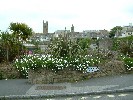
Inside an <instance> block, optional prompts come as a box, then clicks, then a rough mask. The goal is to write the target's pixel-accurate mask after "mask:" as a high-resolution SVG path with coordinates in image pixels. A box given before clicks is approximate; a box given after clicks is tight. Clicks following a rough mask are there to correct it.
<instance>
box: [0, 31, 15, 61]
mask: <svg viewBox="0 0 133 100" xmlns="http://www.w3.org/2000/svg"><path fill="white" fill-rule="evenodd" d="M12 44H13V41H12V35H11V34H9V33H8V32H1V35H0V46H1V47H2V48H3V49H5V50H6V61H7V62H8V61H9V50H10V48H11V47H12Z"/></svg>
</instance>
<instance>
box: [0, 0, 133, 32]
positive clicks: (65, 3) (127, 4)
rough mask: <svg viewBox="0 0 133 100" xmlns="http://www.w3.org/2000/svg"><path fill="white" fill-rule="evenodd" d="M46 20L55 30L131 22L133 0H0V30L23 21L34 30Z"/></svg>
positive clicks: (41, 27) (97, 27)
mask: <svg viewBox="0 0 133 100" xmlns="http://www.w3.org/2000/svg"><path fill="white" fill-rule="evenodd" d="M43 20H44V21H48V24H49V28H48V31H49V32H50V33H52V32H55V31H56V30H64V29H65V27H66V29H67V30H70V28H71V26H72V24H73V25H74V27H75V31H77V32H82V31H83V30H102V29H107V30H110V29H111V28H113V27H115V26H125V25H129V23H132V22H133V0H0V30H2V31H6V30H7V29H8V27H9V25H10V23H11V22H19V23H25V24H27V25H28V26H29V27H31V28H32V29H33V31H34V32H36V33H41V32H42V31H43V24H42V22H43Z"/></svg>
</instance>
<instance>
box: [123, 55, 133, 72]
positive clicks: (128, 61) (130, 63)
mask: <svg viewBox="0 0 133 100" xmlns="http://www.w3.org/2000/svg"><path fill="white" fill-rule="evenodd" d="M123 60H124V62H125V67H126V70H127V71H130V70H132V69H133V58H129V57H125V58H123Z"/></svg>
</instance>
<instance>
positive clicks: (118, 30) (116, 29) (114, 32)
mask: <svg viewBox="0 0 133 100" xmlns="http://www.w3.org/2000/svg"><path fill="white" fill-rule="evenodd" d="M121 30H122V27H121V26H116V27H114V28H112V29H111V31H110V33H109V37H110V38H114V36H115V35H120V34H121Z"/></svg>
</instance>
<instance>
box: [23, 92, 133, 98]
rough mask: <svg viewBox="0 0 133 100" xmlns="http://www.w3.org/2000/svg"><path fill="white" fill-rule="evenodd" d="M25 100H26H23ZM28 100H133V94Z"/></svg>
mask: <svg viewBox="0 0 133 100" xmlns="http://www.w3.org/2000/svg"><path fill="white" fill-rule="evenodd" d="M21 100H25V99H21ZM26 100H133V93H114V94H101V95H85V96H72V97H56V98H39V99H36V98H33V99H26Z"/></svg>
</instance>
